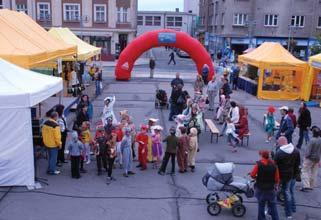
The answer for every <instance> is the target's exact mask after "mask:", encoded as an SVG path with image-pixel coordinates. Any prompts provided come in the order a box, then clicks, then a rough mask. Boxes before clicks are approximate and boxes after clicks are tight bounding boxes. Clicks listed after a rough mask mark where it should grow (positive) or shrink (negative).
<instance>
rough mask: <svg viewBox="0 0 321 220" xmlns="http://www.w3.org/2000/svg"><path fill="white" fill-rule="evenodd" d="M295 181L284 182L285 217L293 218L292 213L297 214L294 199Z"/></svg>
mask: <svg viewBox="0 0 321 220" xmlns="http://www.w3.org/2000/svg"><path fill="white" fill-rule="evenodd" d="M295 182H296V180H295V179H291V180H289V181H287V182H285V181H282V184H281V185H282V192H283V194H284V209H285V215H286V216H287V217H288V216H292V212H296V205H295V198H294V186H295Z"/></svg>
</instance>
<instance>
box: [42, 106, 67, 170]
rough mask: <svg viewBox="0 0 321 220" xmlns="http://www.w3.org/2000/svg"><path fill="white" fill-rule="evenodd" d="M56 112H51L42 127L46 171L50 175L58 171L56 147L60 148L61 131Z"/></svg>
mask: <svg viewBox="0 0 321 220" xmlns="http://www.w3.org/2000/svg"><path fill="white" fill-rule="evenodd" d="M57 119H58V113H57V112H52V113H51V114H50V118H49V119H48V120H47V121H46V122H45V123H44V125H43V127H42V140H43V143H44V145H45V146H46V148H47V149H48V155H49V158H48V169H47V173H48V174H50V175H58V174H60V171H58V170H57V169H56V164H57V156H58V149H59V148H61V144H62V143H61V133H60V127H59V125H58V123H57Z"/></svg>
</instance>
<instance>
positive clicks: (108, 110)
mask: <svg viewBox="0 0 321 220" xmlns="http://www.w3.org/2000/svg"><path fill="white" fill-rule="evenodd" d="M115 101H116V97H115V96H113V97H106V98H105V99H104V103H105V107H104V111H103V118H102V121H103V123H104V126H105V125H106V124H107V118H109V117H112V118H113V124H117V123H118V121H117V118H116V116H115V114H114V104H115Z"/></svg>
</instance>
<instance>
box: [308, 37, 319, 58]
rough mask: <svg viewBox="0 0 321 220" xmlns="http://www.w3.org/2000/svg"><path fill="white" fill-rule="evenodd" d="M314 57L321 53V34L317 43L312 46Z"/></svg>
mask: <svg viewBox="0 0 321 220" xmlns="http://www.w3.org/2000/svg"><path fill="white" fill-rule="evenodd" d="M310 49H311V53H312V55H315V54H319V53H321V34H320V35H319V36H317V42H316V43H314V44H313V45H312V46H311V48H310Z"/></svg>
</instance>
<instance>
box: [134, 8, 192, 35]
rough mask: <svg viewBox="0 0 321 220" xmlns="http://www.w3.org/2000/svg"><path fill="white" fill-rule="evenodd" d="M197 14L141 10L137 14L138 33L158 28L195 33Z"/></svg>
mask: <svg viewBox="0 0 321 220" xmlns="http://www.w3.org/2000/svg"><path fill="white" fill-rule="evenodd" d="M195 21H196V15H195V14H191V13H185V12H178V11H177V12H175V11H139V12H138V16H137V35H141V34H143V33H145V32H147V31H151V30H158V29H172V30H176V31H183V32H186V33H188V34H190V35H191V36H194V35H195V30H196V26H195Z"/></svg>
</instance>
